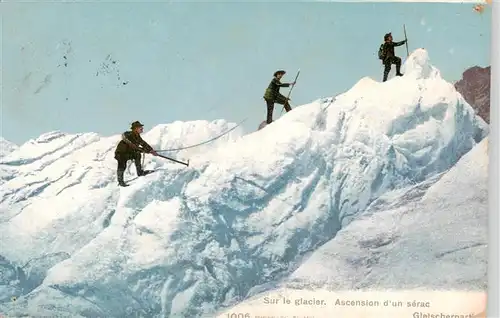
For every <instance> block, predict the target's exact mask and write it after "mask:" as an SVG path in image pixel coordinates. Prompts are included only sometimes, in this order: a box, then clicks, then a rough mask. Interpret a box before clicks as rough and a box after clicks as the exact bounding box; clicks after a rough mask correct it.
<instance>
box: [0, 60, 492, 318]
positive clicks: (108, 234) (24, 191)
mask: <svg viewBox="0 0 500 318" xmlns="http://www.w3.org/2000/svg"><path fill="white" fill-rule="evenodd" d="M405 66H406V67H407V72H408V73H407V74H408V75H406V74H405V76H403V77H401V78H395V79H391V80H389V81H387V82H385V83H377V82H374V81H373V80H371V79H369V78H365V79H362V80H361V81H359V82H358V83H357V84H356V85H355V86H354V87H353V88H352V89H351V90H349V91H347V92H346V93H344V94H341V95H339V96H337V97H336V98H334V99H333V100H332V99H329V100H326V101H325V100H318V101H315V102H312V103H310V104H307V105H302V106H299V107H295V108H294V109H293V110H292V111H291V112H289V113H286V114H285V115H284V116H282V117H281V118H280V119H279V120H276V121H275V122H273V123H272V124H270V125H268V126H266V127H265V128H263V129H261V130H259V131H257V132H254V133H251V134H248V135H245V136H241V135H240V132H238V131H237V130H235V131H233V132H231V134H230V135H229V136H225V137H224V138H221V139H219V140H217V141H216V142H215V143H210V144H206V145H204V146H203V147H197V148H192V149H189V150H187V151H183V152H177V151H174V152H168V153H166V154H167V155H169V156H172V157H174V158H177V159H183V158H187V157H189V159H192V160H191V164H190V166H189V167H184V166H181V165H176V164H173V163H171V162H169V161H166V160H164V159H162V158H158V157H151V156H149V155H148V156H146V159H145V162H144V168H146V169H149V168H153V169H156V170H157V171H156V173H154V174H151V175H148V176H146V177H140V178H137V179H135V180H134V181H132V182H131V186H130V187H128V188H124V189H121V188H118V187H117V185H116V161H115V159H114V149H115V147H116V144H117V142H118V141H119V139H120V137H119V135H118V134H117V135H115V136H111V137H106V138H103V137H100V136H98V135H97V134H93V133H91V134H78V135H63V134H61V133H58V132H52V133H50V134H45V135H43V136H42V137H41V138H39V139H38V142H37V143H33V144H31V143H27V144H25V145H23V146H22V147H21V148H20V149H19V150H18V151H16V152H15V153H13V154H11V155H9V156H7V157H6V159H5V160H3V162H4V164H3V165H0V169H1V171H7V172H8V173H9V174H10V176H9V177H8V178H3V179H2V180H3V181H2V182H3V183H2V187H1V188H0V198H2V199H1V201H0V233H2V240H0V250H1V251H2V255H1V257H3V259H4V261H3V262H2V263H0V266H2V268H0V270H2V271H3V272H4V273H11V274H9V275H7V274H5V275H2V276H1V277H2V278H0V279H3V281H0V286H4V287H3V289H1V288H0V292H1V291H3V292H4V294H0V298H2V297H4V298H5V299H10V297H11V295H12V294H15V295H17V297H18V301H17V302H16V303H15V305H12V304H9V303H4V304H2V303H1V302H0V311H1V312H5V313H8V312H11V311H12V310H16V311H17V313H19V312H26V313H31V314H36V315H47V316H48V315H52V316H54V315H57V314H59V315H66V316H72V317H78V316H106V317H125V316H147V317H169V316H170V317H200V316H202V314H210V313H213V312H215V311H216V310H217V309H219V308H220V307H221V306H223V305H229V304H231V303H234V302H238V301H240V300H242V299H244V298H245V297H247V296H249V295H252V294H253V293H255V292H257V291H258V290H259V289H262V288H265V287H266V286H267V285H268V284H270V283H272V282H273V281H275V280H277V279H279V278H281V277H284V276H286V275H288V274H289V273H290V272H291V271H293V270H294V269H295V268H296V267H297V266H298V265H299V264H300V262H301V261H302V259H303V257H304V255H306V254H307V253H309V252H311V251H313V250H315V249H317V248H318V247H319V246H320V245H322V244H323V243H325V242H327V241H328V240H330V239H331V238H332V237H334V236H335V235H336V233H337V232H338V231H339V230H340V229H341V228H343V227H345V226H347V225H348V224H350V222H352V220H353V219H356V217H358V216H359V215H360V214H361V213H363V212H364V211H365V210H366V209H367V207H369V205H370V204H371V203H372V202H374V201H375V200H377V199H378V198H380V197H381V196H382V195H384V194H385V193H387V192H388V191H391V190H394V189H399V188H402V187H406V186H409V185H414V184H416V183H418V182H422V181H425V180H427V179H429V178H435V177H436V175H438V174H440V173H442V172H444V171H446V170H448V169H449V168H450V167H452V166H453V165H454V164H455V163H456V162H457V161H458V160H459V159H460V158H461V156H463V155H464V154H465V153H467V152H468V151H469V150H470V149H472V147H474V145H476V143H478V142H479V141H480V140H482V139H483V138H484V137H485V136H486V135H487V133H488V127H487V125H485V123H484V121H482V120H481V119H480V118H479V117H477V116H475V114H474V111H473V109H472V108H471V107H470V105H468V104H467V103H466V102H465V101H464V100H463V98H462V97H461V96H460V94H458V93H457V92H456V91H455V90H454V88H453V85H451V84H449V83H447V82H446V81H444V80H443V79H441V78H440V77H439V72H438V71H437V69H435V68H434V67H433V66H431V65H430V64H429V63H428V57H427V53H426V52H425V50H417V51H415V52H414V53H413V54H412V56H411V57H410V58H409V59H408V61H407V62H406V64H405ZM330 101H331V103H330ZM233 126H234V124H229V123H227V122H226V121H223V120H220V121H214V122H208V121H193V122H175V123H172V124H169V125H159V126H156V127H153V128H152V129H151V130H150V131H148V132H147V133H145V134H144V136H143V138H144V139H145V140H146V141H147V142H148V143H150V144H151V145H152V146H154V148H156V149H171V148H180V147H185V146H188V145H192V144H196V143H201V142H204V141H206V140H207V139H210V138H213V137H215V136H218V135H220V134H221V133H223V132H224V131H227V130H228V129H230V128H232V127H233ZM215 147H217V148H215ZM127 171H128V172H127V173H126V176H125V180H126V181H127V180H131V179H134V178H135V177H136V176H135V168H134V167H133V165H132V167H131V168H130V169H128V170H127ZM7 172H6V173H7ZM2 175H3V174H2ZM18 271H21V272H22V273H21V274H17V273H18ZM41 308H50V309H47V310H44V311H43V312H41V311H40V310H41Z"/></svg>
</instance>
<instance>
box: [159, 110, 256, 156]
mask: <svg viewBox="0 0 500 318" xmlns="http://www.w3.org/2000/svg"><path fill="white" fill-rule="evenodd" d="M247 119H248V118H245V119H243V120H242V121H241V122H239V123H238V124H237V125H236V126H234V127H233V128H231V129H229V130H226V131H225V132H223V133H222V134H220V135H218V136H216V137H214V138H212V139H209V140H207V141H204V142H201V143H199V144H195V145H191V146H187V147H181V148H175V149H164V150H156V152H167V151H179V150H184V149H189V148H194V147H198V146H201V145H204V144H208V143H209V142H212V141H214V140H217V139H219V138H221V137H222V136H224V135H227V134H228V133H230V132H231V131H233V130H235V129H236V128H237V127H239V126H240V125H241V124H243V123H244V122H245V121H246V120H247Z"/></svg>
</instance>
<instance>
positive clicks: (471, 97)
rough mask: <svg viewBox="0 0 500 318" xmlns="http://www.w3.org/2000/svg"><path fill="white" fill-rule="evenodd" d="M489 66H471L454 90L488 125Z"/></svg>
mask: <svg viewBox="0 0 500 318" xmlns="http://www.w3.org/2000/svg"><path fill="white" fill-rule="evenodd" d="M490 82H491V66H488V67H480V66H473V67H471V68H468V69H467V70H465V72H464V73H463V74H462V79H460V80H459V81H457V82H456V83H455V89H456V90H457V91H458V92H459V93H460V94H462V96H463V97H464V98H465V100H466V101H467V103H469V104H470V105H471V106H472V107H473V108H474V110H475V111H476V113H477V114H478V115H479V116H480V117H481V118H483V119H484V120H485V121H486V122H487V123H488V124H489V123H490Z"/></svg>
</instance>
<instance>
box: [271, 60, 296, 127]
mask: <svg viewBox="0 0 500 318" xmlns="http://www.w3.org/2000/svg"><path fill="white" fill-rule="evenodd" d="M285 74H286V72H285V71H283V70H279V71H276V72H274V74H273V79H272V80H271V82H270V83H269V86H268V87H267V89H266V92H265V93H264V100H265V101H266V104H267V124H270V123H272V122H273V110H274V103H278V104H280V105H283V106H285V110H286V112H287V113H288V112H289V111H291V110H292V108H291V107H290V104H289V103H288V101H289V100H290V99H289V98H286V97H285V96H283V95H282V94H280V87H289V86H290V85H295V82H293V83H281V81H280V80H281V78H282V77H283V76H284V75H285Z"/></svg>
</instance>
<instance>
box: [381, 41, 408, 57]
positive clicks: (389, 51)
mask: <svg viewBox="0 0 500 318" xmlns="http://www.w3.org/2000/svg"><path fill="white" fill-rule="evenodd" d="M405 43H406V40H403V41H400V42H385V43H384V48H383V50H384V52H385V58H384V61H385V60H387V59H388V58H390V57H394V56H395V54H394V48H395V47H396V46H401V45H403V44H405Z"/></svg>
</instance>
